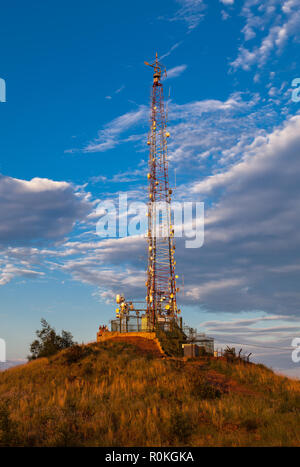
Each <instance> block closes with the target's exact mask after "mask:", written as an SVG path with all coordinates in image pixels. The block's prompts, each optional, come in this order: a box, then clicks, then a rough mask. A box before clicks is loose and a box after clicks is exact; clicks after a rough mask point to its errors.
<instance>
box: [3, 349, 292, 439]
mask: <svg viewBox="0 0 300 467" xmlns="http://www.w3.org/2000/svg"><path fill="white" fill-rule="evenodd" d="M274 445H275V446H299V445H300V382H299V381H294V380H289V379H287V378H284V377H281V376H277V375H275V374H274V373H273V372H272V371H271V370H269V369H267V368H265V367H263V366H262V365H245V364H237V363H228V362H226V361H225V360H215V359H210V360H204V359H203V360H198V361H197V360H190V361H183V360H182V359H176V358H162V357H161V356H159V355H158V354H157V352H155V349H153V352H152V349H151V347H149V343H148V344H147V347H145V348H143V345H141V344H140V343H139V344H134V343H125V342H112V341H110V342H109V341H108V342H105V343H103V344H90V345H88V346H75V347H73V348H70V349H67V350H64V351H62V352H60V353H59V354H57V355H55V356H54V357H51V358H50V359H47V358H43V359H39V360H36V361H33V362H30V363H28V364H26V365H24V366H22V367H18V368H13V369H10V370H7V371H5V372H2V373H0V446H116V447H117V446H274Z"/></svg>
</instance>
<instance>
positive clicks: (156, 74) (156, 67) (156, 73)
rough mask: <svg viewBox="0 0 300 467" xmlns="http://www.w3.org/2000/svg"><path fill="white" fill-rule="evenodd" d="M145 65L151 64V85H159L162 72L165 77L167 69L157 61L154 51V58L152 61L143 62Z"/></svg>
mask: <svg viewBox="0 0 300 467" xmlns="http://www.w3.org/2000/svg"><path fill="white" fill-rule="evenodd" d="M144 63H145V65H147V66H151V67H152V68H153V86H160V85H161V83H160V80H161V77H162V74H163V75H164V76H165V77H166V76H167V70H166V67H165V66H164V65H163V64H162V63H160V62H159V61H158V56H157V52H156V56H155V60H154V62H153V63H148V62H144Z"/></svg>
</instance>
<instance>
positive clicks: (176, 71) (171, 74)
mask: <svg viewBox="0 0 300 467" xmlns="http://www.w3.org/2000/svg"><path fill="white" fill-rule="evenodd" d="M186 69H187V65H179V66H175V67H174V68H170V70H168V71H167V78H169V79H172V78H177V77H178V76H180V75H181V74H182V73H183V72H184V71H185V70H186Z"/></svg>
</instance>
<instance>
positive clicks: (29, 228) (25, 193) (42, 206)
mask: <svg viewBox="0 0 300 467" xmlns="http://www.w3.org/2000/svg"><path fill="white" fill-rule="evenodd" d="M0 197H1V205H0V218H1V224H0V245H4V246H6V245H13V244H17V245H18V244H21V245H26V244H30V243H32V242H43V241H49V240H52V241H54V240H57V239H59V238H62V237H63V236H64V235H66V234H67V233H69V232H70V231H71V230H72V228H73V227H74V225H75V223H76V221H80V220H82V219H84V218H85V216H86V215H87V214H88V213H89V211H90V210H91V208H92V204H91V202H90V200H89V195H88V194H86V193H83V192H80V191H78V190H76V188H75V187H74V186H73V185H71V184H70V183H67V182H56V181H53V180H49V179H42V178H33V179H32V180H29V181H27V180H19V179H16V178H11V177H7V176H4V175H0Z"/></svg>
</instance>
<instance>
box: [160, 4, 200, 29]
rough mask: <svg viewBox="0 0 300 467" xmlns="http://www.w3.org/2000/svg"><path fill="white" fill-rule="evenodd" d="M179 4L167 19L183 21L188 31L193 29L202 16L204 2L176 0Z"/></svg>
mask: <svg viewBox="0 0 300 467" xmlns="http://www.w3.org/2000/svg"><path fill="white" fill-rule="evenodd" d="M177 3H179V5H181V7H180V8H179V10H177V11H176V13H175V14H174V16H171V17H170V18H169V21H184V22H185V23H186V24H187V26H188V29H189V31H192V30H193V29H195V28H196V27H197V26H198V24H199V23H200V21H201V20H202V18H203V16H204V15H203V11H204V10H205V4H204V2H203V0H177Z"/></svg>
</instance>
